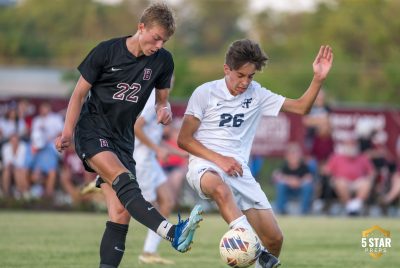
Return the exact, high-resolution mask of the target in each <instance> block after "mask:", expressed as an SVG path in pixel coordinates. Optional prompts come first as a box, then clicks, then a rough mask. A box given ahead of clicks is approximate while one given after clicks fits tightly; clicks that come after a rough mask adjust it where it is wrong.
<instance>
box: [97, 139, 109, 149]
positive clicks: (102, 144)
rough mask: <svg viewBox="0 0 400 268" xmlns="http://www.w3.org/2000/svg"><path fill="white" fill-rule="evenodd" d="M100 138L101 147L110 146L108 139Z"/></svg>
mask: <svg viewBox="0 0 400 268" xmlns="http://www.w3.org/2000/svg"><path fill="white" fill-rule="evenodd" d="M99 140H100V147H109V146H108V141H107V140H105V139H99Z"/></svg>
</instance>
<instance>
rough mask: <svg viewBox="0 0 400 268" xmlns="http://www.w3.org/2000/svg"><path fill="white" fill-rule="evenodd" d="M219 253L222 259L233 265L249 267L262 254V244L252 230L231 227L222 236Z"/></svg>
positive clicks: (239, 267) (238, 267)
mask: <svg viewBox="0 0 400 268" xmlns="http://www.w3.org/2000/svg"><path fill="white" fill-rule="evenodd" d="M219 253H220V254H221V258H222V261H223V262H225V263H226V264H228V265H229V266H231V267H237V268H243V267H249V266H250V265H252V264H253V263H254V262H255V261H256V260H257V258H258V257H259V256H260V254H261V244H260V242H259V240H258V237H257V236H256V235H255V234H254V232H253V231H252V230H248V229H245V228H236V229H231V230H229V231H228V232H226V233H225V234H224V235H223V236H222V238H221V242H220V243H219Z"/></svg>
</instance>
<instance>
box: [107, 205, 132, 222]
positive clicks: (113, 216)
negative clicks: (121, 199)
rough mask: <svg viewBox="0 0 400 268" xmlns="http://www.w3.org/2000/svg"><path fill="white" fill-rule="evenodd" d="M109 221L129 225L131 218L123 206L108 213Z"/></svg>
mask: <svg viewBox="0 0 400 268" xmlns="http://www.w3.org/2000/svg"><path fill="white" fill-rule="evenodd" d="M109 216H110V220H111V221H112V222H115V223H119V224H129V221H130V218H131V216H130V215H129V213H128V211H126V210H125V208H124V207H123V206H120V207H118V208H117V209H115V210H113V211H112V212H111V211H110V212H109Z"/></svg>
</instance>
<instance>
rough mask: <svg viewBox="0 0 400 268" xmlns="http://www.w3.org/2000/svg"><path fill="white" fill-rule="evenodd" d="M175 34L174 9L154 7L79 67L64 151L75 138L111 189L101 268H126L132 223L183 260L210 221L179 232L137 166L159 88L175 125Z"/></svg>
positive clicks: (160, 115) (193, 221)
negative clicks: (137, 148) (147, 193)
mask: <svg viewBox="0 0 400 268" xmlns="http://www.w3.org/2000/svg"><path fill="white" fill-rule="evenodd" d="M174 31H175V21H174V16H173V13H172V11H171V10H170V8H169V7H168V6H167V5H165V4H163V3H154V4H152V5H150V6H149V7H148V8H146V9H145V11H144V12H143V14H142V16H141V18H140V20H139V23H138V26H137V31H136V33H135V34H134V35H133V36H126V37H122V38H115V39H111V40H108V41H105V42H101V43H100V44H99V45H98V46H96V47H95V48H94V49H93V50H92V51H91V52H90V53H89V55H88V56H87V57H86V58H85V59H84V61H83V62H82V63H81V64H80V65H79V67H78V69H79V71H80V73H81V76H80V78H79V80H78V82H77V84H76V87H75V89H74V92H73V94H72V96H71V99H70V101H69V104H68V109H67V114H66V118H65V124H64V129H63V132H62V134H61V136H60V137H59V138H58V139H57V140H56V147H57V149H58V150H59V151H60V152H61V151H63V150H65V149H66V148H67V147H68V146H69V145H70V143H71V142H72V137H73V136H74V140H75V146H76V151H77V154H78V155H79V157H80V158H81V159H82V161H83V164H84V165H85V168H86V169H87V170H88V171H91V172H96V173H97V174H98V175H99V176H100V178H101V179H102V181H103V182H105V183H101V185H100V187H101V189H102V190H103V192H104V194H105V197H106V203H107V208H108V214H109V218H110V219H109V221H108V222H107V224H106V229H105V232H104V234H103V238H102V241H101V245H100V268H113V267H118V265H119V263H120V262H121V259H122V256H123V253H124V250H125V239H126V234H127V231H128V224H129V221H130V216H132V217H133V218H134V219H136V220H137V221H139V222H140V223H142V224H144V225H145V226H147V227H148V228H149V229H151V230H153V231H154V232H156V233H158V234H159V235H160V236H161V237H163V238H165V239H167V240H169V241H171V243H172V246H173V247H174V248H175V249H176V250H178V251H180V252H185V251H187V250H189V249H190V244H191V243H192V239H193V235H194V232H195V229H196V228H197V227H198V224H199V222H200V221H201V220H202V217H201V213H202V209H201V207H200V206H195V207H194V209H193V210H192V213H191V214H190V217H189V218H188V219H187V220H186V221H181V220H180V219H179V222H178V224H176V225H173V224H171V223H169V222H168V221H167V220H166V219H165V218H164V217H163V216H161V215H160V213H159V212H158V211H157V209H155V208H154V207H153V206H152V205H151V204H150V203H149V202H147V201H146V200H145V199H144V198H143V196H142V194H141V190H140V188H139V185H138V183H137V181H136V177H135V176H136V175H135V161H134V159H133V158H132V153H133V149H134V148H133V147H134V134H133V125H134V123H135V120H136V118H137V117H138V115H139V114H140V112H141V111H142V109H143V107H144V105H145V103H146V101H147V99H148V98H149V95H150V93H151V91H152V90H153V88H155V90H156V103H155V109H156V112H157V119H158V122H159V123H161V124H169V123H170V122H171V119H172V113H171V109H170V105H169V103H168V88H169V87H170V82H171V77H172V73H173V69H174V62H173V59H172V56H171V54H170V53H169V52H168V51H167V50H165V49H164V48H163V45H164V44H165V42H166V41H167V40H168V39H169V38H170V37H171V36H172V34H173V33H174Z"/></svg>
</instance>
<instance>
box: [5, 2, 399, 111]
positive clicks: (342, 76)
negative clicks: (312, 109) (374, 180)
mask: <svg viewBox="0 0 400 268" xmlns="http://www.w3.org/2000/svg"><path fill="white" fill-rule="evenodd" d="M149 2H150V1H149V0H125V1H122V3H121V4H120V5H104V4H100V3H99V2H96V1H93V0H25V1H22V2H21V3H20V4H18V5H16V6H11V7H0V64H4V63H14V64H38V63H39V64H51V65H56V66H67V67H70V68H75V67H76V66H77V65H78V64H79V62H80V61H81V60H82V58H83V57H84V56H85V55H86V54H87V53H88V51H89V50H90V49H91V48H92V47H93V46H95V45H96V44H97V43H98V42H100V41H102V40H105V39H109V38H113V37H115V36H123V35H129V34H133V33H134V32H135V30H136V25H137V20H138V17H139V16H140V13H141V12H142V10H143V9H144V7H145V6H147V5H148V3H149ZM171 3H177V4H176V5H175V6H173V8H174V9H175V11H176V13H177V18H178V20H177V22H178V28H177V32H176V34H175V35H174V36H173V38H171V40H170V41H169V42H168V43H167V48H168V49H169V50H170V51H171V52H172V53H173V54H174V59H175V62H176V68H175V76H176V80H175V88H174V90H173V92H172V95H173V96H174V97H177V98H187V97H188V96H190V94H191V92H192V91H193V90H194V89H195V88H196V87H197V86H198V85H200V84H201V83H204V82H205V81H208V80H212V79H218V78H221V77H222V76H223V69H222V68H223V62H224V54H225V51H226V49H227V47H228V45H229V43H231V42H232V41H233V40H235V39H239V38H246V37H249V38H253V39H256V40H258V41H260V43H261V45H262V46H263V48H264V50H265V51H266V52H267V54H268V55H269V58H270V60H269V63H268V67H267V68H266V69H265V70H264V72H262V73H260V74H258V75H257V76H256V80H258V81H259V82H261V84H263V85H265V86H266V87H268V88H270V89H271V90H274V91H277V92H279V93H281V94H283V95H286V96H288V97H299V96H300V95H301V94H302V93H303V91H304V89H305V88H306V87H307V86H308V83H309V82H310V78H311V77H312V66H311V65H312V62H313V60H314V57H315V55H316V53H317V51H318V49H319V46H320V45H321V44H330V45H331V46H332V47H333V49H334V54H335V60H334V66H333V69H332V72H331V74H330V76H329V77H328V79H327V81H326V87H327V90H328V94H329V95H330V96H332V97H334V98H336V99H337V100H338V101H341V102H343V101H351V102H371V103H377V102H379V103H389V104H394V105H397V104H398V103H400V76H399V75H398V73H399V72H400V49H399V47H400V35H399V33H400V16H399V15H398V14H400V1H398V0H364V1H361V0H318V3H319V4H318V6H316V8H315V10H313V11H310V12H302V13H276V12H274V11H272V10H263V11H261V10H260V11H258V10H250V9H249V6H248V3H249V1H241V0H215V1H214V0H181V1H173V2H171ZM66 77H68V76H66Z"/></svg>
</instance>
